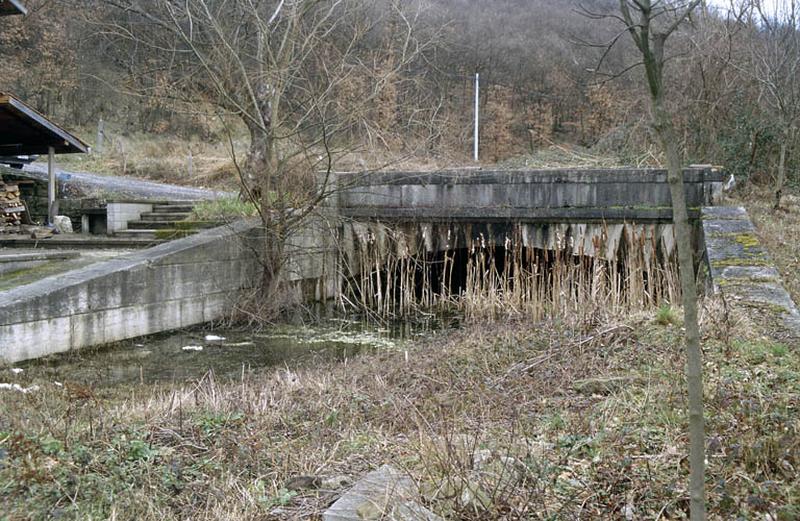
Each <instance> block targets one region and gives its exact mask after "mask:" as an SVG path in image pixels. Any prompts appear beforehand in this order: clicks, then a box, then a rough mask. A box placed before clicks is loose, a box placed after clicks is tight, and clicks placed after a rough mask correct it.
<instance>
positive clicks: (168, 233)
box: [114, 229, 197, 241]
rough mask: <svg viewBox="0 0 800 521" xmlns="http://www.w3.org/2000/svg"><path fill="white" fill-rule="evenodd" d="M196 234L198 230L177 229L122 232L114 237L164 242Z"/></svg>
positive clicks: (115, 233) (118, 232) (116, 233)
mask: <svg viewBox="0 0 800 521" xmlns="http://www.w3.org/2000/svg"><path fill="white" fill-rule="evenodd" d="M195 233H197V230H175V229H166V230H155V229H145V230H120V231H117V232H114V237H120V238H130V239H133V238H136V239H152V240H161V241H163V240H172V239H180V238H181V237H188V236H189V235H194V234H195Z"/></svg>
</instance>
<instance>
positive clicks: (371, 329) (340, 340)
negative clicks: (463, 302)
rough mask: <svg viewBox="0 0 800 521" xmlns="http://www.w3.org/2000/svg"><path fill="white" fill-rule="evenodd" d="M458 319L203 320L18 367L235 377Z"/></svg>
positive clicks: (409, 337) (83, 373)
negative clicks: (255, 324)
mask: <svg viewBox="0 0 800 521" xmlns="http://www.w3.org/2000/svg"><path fill="white" fill-rule="evenodd" d="M456 325H457V321H456V320H455V319H452V318H449V319H441V318H434V317H430V318H429V319H427V320H420V321H417V322H413V323H410V322H402V323H390V324H387V325H383V326H378V325H374V324H369V323H366V322H364V321H359V320H357V319H352V320H351V319H338V320H329V321H325V322H322V323H320V324H315V325H313V326H290V325H281V326H274V327H268V328H264V329H261V330H260V331H251V330H246V329H241V328H229V329H221V328H211V327H208V326H204V327H198V328H194V329H189V330H184V331H178V332H174V333H169V334H161V335H154V336H150V337H144V338H138V339H135V340H129V341H125V342H119V343H116V344H114V345H110V346H105V347H103V348H98V349H88V350H83V351H80V352H76V353H67V354H61V355H55V356H51V357H48V358H44V359H41V360H34V361H29V362H26V363H21V364H17V365H16V366H15V368H17V370H18V369H22V370H23V372H24V375H25V380H28V379H36V380H38V381H42V380H50V381H52V382H58V383H61V382H66V381H68V382H75V383H81V384H83V385H88V386H92V387H106V386H114V385H120V384H132V383H145V384H148V383H156V382H162V383H167V382H181V381H189V380H193V379H197V378H200V377H202V376H203V375H204V374H206V373H207V372H208V371H213V372H214V374H215V376H216V378H217V379H218V380H224V379H239V378H241V377H242V373H243V372H245V373H250V372H254V371H258V370H259V369H262V368H266V367H274V366H287V367H292V368H297V367H300V366H303V365H308V364H316V363H321V362H340V361H344V360H346V359H348V358H352V357H354V356H358V355H359V354H360V353H363V352H372V351H379V350H403V349H404V348H405V346H407V344H408V342H410V341H413V339H415V338H418V337H420V336H423V335H425V336H427V335H430V334H435V333H436V332H439V331H441V330H442V329H446V328H451V327H456ZM20 376H22V375H21V374H20Z"/></svg>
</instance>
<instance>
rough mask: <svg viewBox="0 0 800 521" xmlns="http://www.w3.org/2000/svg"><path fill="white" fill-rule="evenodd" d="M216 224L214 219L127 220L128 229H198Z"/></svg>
mask: <svg viewBox="0 0 800 521" xmlns="http://www.w3.org/2000/svg"><path fill="white" fill-rule="evenodd" d="M218 225H219V223H217V222H214V221H176V220H172V221H167V220H164V221H128V229H129V230H168V229H174V230H195V229H198V230H200V229H205V228H213V227H215V226H218Z"/></svg>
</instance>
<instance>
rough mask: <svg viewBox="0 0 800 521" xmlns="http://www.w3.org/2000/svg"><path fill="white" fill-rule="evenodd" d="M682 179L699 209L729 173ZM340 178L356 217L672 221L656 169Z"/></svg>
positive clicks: (344, 204) (341, 203)
mask: <svg viewBox="0 0 800 521" xmlns="http://www.w3.org/2000/svg"><path fill="white" fill-rule="evenodd" d="M684 179H685V190H686V201H687V205H688V206H689V207H690V208H700V207H703V206H708V205H711V204H714V202H715V198H717V197H718V196H719V194H720V193H721V191H722V185H723V181H724V179H725V174H724V172H721V171H718V170H715V169H713V168H710V167H702V168H689V169H686V170H684ZM336 184H337V185H338V186H339V187H340V191H339V192H338V200H337V203H338V204H337V205H338V208H339V211H340V214H341V215H342V216H345V217H351V218H356V219H358V218H364V219H371V220H381V219H389V220H409V219H411V220H413V219H422V220H428V219H434V220H438V221H441V220H461V221H465V220H473V221H474V220H495V221H500V220H509V219H511V220H517V221H528V222H539V221H540V222H558V221H579V222H593V221H609V222H623V221H636V222H648V221H652V222H670V221H671V220H672V211H671V209H672V197H671V195H670V190H669V185H668V184H667V173H666V171H665V170H657V169H630V168H614V169H559V170H525V171H495V170H491V171H484V170H470V171H452V172H389V173H375V174H353V173H345V174H338V175H337V179H336ZM692 217H693V218H695V219H697V218H699V212H696V211H695V212H694V215H692Z"/></svg>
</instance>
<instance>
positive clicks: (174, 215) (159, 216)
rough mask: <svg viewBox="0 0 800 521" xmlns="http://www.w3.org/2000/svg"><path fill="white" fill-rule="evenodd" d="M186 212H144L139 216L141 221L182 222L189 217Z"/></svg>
mask: <svg viewBox="0 0 800 521" xmlns="http://www.w3.org/2000/svg"><path fill="white" fill-rule="evenodd" d="M191 215H192V214H191V213H188V212H145V213H143V214H142V215H140V216H139V218H140V219H141V220H142V221H167V222H175V221H182V220H184V219H188V218H189V217H191Z"/></svg>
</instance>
